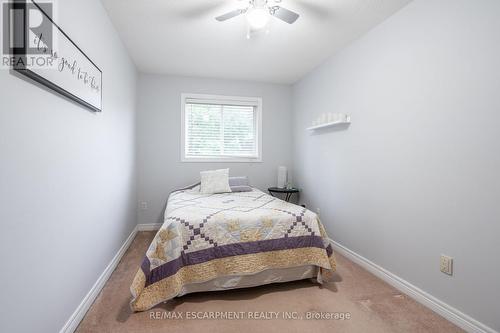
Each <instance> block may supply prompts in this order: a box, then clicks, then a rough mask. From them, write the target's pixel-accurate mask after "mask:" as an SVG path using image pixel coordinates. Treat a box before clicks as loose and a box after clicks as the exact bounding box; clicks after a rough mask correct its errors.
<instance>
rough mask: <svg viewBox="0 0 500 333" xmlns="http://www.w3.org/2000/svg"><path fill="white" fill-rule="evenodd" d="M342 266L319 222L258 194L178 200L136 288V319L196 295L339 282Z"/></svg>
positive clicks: (188, 195) (171, 202)
mask: <svg viewBox="0 0 500 333" xmlns="http://www.w3.org/2000/svg"><path fill="white" fill-rule="evenodd" d="M335 268H336V264H335V259H334V256H333V250H332V247H331V245H330V244H329V241H328V236H327V234H326V232H325V229H324V228H323V226H322V224H321V222H320V221H319V219H318V216H317V215H316V214H315V213H313V212H311V211H309V210H307V209H306V208H303V207H301V206H297V205H294V204H291V203H287V202H285V201H282V200H280V199H278V198H274V197H272V196H270V195H268V194H266V193H264V192H262V191H260V190H258V189H255V188H252V190H251V191H250V192H240V193H223V194H201V193H200V189H199V185H193V186H191V187H188V188H185V189H182V190H178V191H175V192H173V193H172V194H171V195H170V197H169V199H168V203H167V208H166V210H165V216H164V224H163V225H162V227H161V228H160V230H159V231H158V233H157V234H156V236H155V237H154V239H153V241H152V243H151V245H150V246H149V248H148V250H147V253H146V255H145V257H144V259H143V262H142V265H141V267H140V269H139V270H138V272H137V274H136V275H135V278H134V280H133V282H132V285H131V287H130V290H131V293H132V301H131V303H130V305H131V308H132V310H133V311H146V310H148V309H151V308H152V307H154V306H155V305H157V304H159V303H162V302H165V301H168V300H170V299H172V298H174V297H178V296H182V295H185V294H188V293H192V292H201V291H213V290H226V289H234V288H245V287H253V286H258V285H264V284H269V283H276V282H287V281H294V280H302V279H308V278H314V279H315V281H317V282H318V283H323V282H327V281H329V280H331V278H332V275H333V274H332V273H333V272H334V271H335Z"/></svg>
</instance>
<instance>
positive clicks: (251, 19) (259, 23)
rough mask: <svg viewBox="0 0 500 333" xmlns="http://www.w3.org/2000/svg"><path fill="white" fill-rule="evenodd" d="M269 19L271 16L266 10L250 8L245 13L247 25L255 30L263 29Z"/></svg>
mask: <svg viewBox="0 0 500 333" xmlns="http://www.w3.org/2000/svg"><path fill="white" fill-rule="evenodd" d="M270 19H271V15H269V10H268V9H267V8H252V9H250V10H249V11H248V13H247V21H248V24H250V27H252V28H253V29H255V30H260V29H262V28H264V27H265V26H266V25H267V23H269V20H270Z"/></svg>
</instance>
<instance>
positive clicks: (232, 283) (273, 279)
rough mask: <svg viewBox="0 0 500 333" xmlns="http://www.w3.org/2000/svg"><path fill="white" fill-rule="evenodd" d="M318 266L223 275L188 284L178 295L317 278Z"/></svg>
mask: <svg viewBox="0 0 500 333" xmlns="http://www.w3.org/2000/svg"><path fill="white" fill-rule="evenodd" d="M318 269H319V268H318V267H317V266H312V265H308V266H300V267H292V268H283V269H268V270H265V271H262V272H260V273H257V274H252V275H237V276H223V277H219V278H216V279H213V280H210V281H207V282H202V283H193V284H188V285H186V286H184V287H183V289H182V291H181V292H180V294H179V295H178V296H183V295H186V294H191V293H197V292H204V291H217V290H230V289H238V288H249V287H256V286H261V285H265V284H270V283H281V282H290V281H297V280H304V279H311V278H316V277H317V276H318Z"/></svg>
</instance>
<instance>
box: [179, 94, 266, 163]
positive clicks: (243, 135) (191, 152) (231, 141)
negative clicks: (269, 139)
mask: <svg viewBox="0 0 500 333" xmlns="http://www.w3.org/2000/svg"><path fill="white" fill-rule="evenodd" d="M184 107H185V110H184V122H185V124H184V126H185V128H184V136H185V137H184V159H186V160H189V159H221V160H231V159H248V160H251V159H258V158H259V149H258V147H259V145H258V140H259V138H258V131H259V129H258V123H259V122H258V108H259V105H258V103H257V101H234V100H227V101H225V100H224V99H220V98H217V99H214V100H210V99H199V98H198V99H196V98H186V99H185V102H184Z"/></svg>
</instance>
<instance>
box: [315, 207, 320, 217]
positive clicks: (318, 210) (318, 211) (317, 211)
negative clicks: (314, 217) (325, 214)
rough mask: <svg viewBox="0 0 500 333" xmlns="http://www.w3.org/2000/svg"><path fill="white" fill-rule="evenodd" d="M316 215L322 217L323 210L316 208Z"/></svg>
mask: <svg viewBox="0 0 500 333" xmlns="http://www.w3.org/2000/svg"><path fill="white" fill-rule="evenodd" d="M316 214H318V216H320V215H321V209H319V207H318V208H316Z"/></svg>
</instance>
